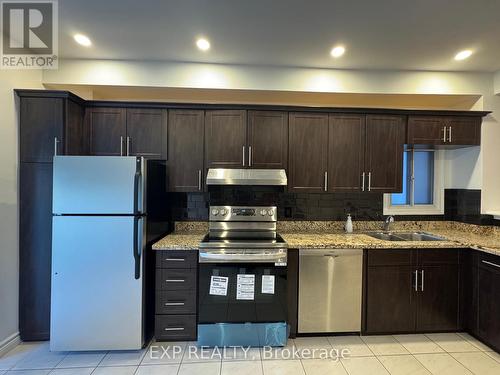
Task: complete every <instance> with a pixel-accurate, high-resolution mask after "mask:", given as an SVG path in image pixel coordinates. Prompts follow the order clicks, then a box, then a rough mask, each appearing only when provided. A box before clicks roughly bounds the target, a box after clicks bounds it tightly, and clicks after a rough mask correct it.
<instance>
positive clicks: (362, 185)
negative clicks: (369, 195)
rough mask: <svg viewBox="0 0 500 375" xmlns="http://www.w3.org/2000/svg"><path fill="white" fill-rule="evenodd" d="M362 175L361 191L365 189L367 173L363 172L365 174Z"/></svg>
mask: <svg viewBox="0 0 500 375" xmlns="http://www.w3.org/2000/svg"><path fill="white" fill-rule="evenodd" d="M361 176H362V182H361V191H365V176H366V173H365V172H363V174H362V175H361Z"/></svg>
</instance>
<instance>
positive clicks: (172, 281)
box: [165, 279, 186, 283]
mask: <svg viewBox="0 0 500 375" xmlns="http://www.w3.org/2000/svg"><path fill="white" fill-rule="evenodd" d="M185 281H186V280H184V279H167V280H165V282H167V283H183V282H185Z"/></svg>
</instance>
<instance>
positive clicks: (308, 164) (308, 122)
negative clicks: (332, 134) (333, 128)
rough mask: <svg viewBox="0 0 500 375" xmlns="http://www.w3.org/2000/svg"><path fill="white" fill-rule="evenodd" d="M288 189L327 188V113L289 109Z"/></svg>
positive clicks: (320, 190) (305, 190) (319, 190)
mask: <svg viewBox="0 0 500 375" xmlns="http://www.w3.org/2000/svg"><path fill="white" fill-rule="evenodd" d="M288 121H289V132H290V133H289V141H288V155H289V156H288V163H289V167H288V171H289V175H288V178H289V180H288V189H289V191H291V192H316V193H317V192H323V191H325V190H326V187H327V186H326V181H325V180H326V179H325V176H326V172H327V158H328V115H327V114H314V113H297V112H295V113H290V115H289V120H288Z"/></svg>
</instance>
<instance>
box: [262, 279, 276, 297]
mask: <svg viewBox="0 0 500 375" xmlns="http://www.w3.org/2000/svg"><path fill="white" fill-rule="evenodd" d="M261 293H262V294H274V275H262V290H261Z"/></svg>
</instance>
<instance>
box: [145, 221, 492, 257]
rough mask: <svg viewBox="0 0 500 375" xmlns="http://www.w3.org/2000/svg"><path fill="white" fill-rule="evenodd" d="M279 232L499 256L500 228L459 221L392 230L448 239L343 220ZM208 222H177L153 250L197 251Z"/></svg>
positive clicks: (291, 240)
mask: <svg viewBox="0 0 500 375" xmlns="http://www.w3.org/2000/svg"><path fill="white" fill-rule="evenodd" d="M279 224H280V225H279V228H278V231H279V233H280V234H281V235H282V237H283V239H284V240H285V241H286V242H287V243H288V247H289V248H298V249H312V248H344V249H409V248H415V249H417V248H418V249H425V248H433V249H435V248H463V247H472V248H477V249H478V250H480V251H484V252H487V253H491V254H495V255H500V228H498V227H489V226H477V225H471V224H463V223H456V222H444V221H443V222H439V221H436V222H410V221H409V222H397V223H395V225H394V227H393V232H401V231H406V232H407V231H425V232H427V233H431V234H435V235H438V236H441V237H444V238H446V239H447V240H446V241H384V240H379V239H376V238H373V237H370V236H368V235H367V234H363V233H360V232H362V231H365V232H366V231H373V230H380V223H378V222H364V223H363V222H357V223H355V226H354V230H355V232H354V233H351V234H346V233H344V232H343V231H342V229H341V228H342V226H343V223H341V222H314V221H309V222H281V223H279ZM207 230H208V226H207V223H201V222H200V223H189V222H188V223H176V228H175V231H174V232H173V233H171V234H169V235H167V236H165V237H164V238H162V239H161V240H159V241H158V242H156V243H155V244H154V245H153V249H154V250H197V249H198V245H199V243H200V241H201V240H202V238H203V236H204V235H205V234H206V233H207Z"/></svg>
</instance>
